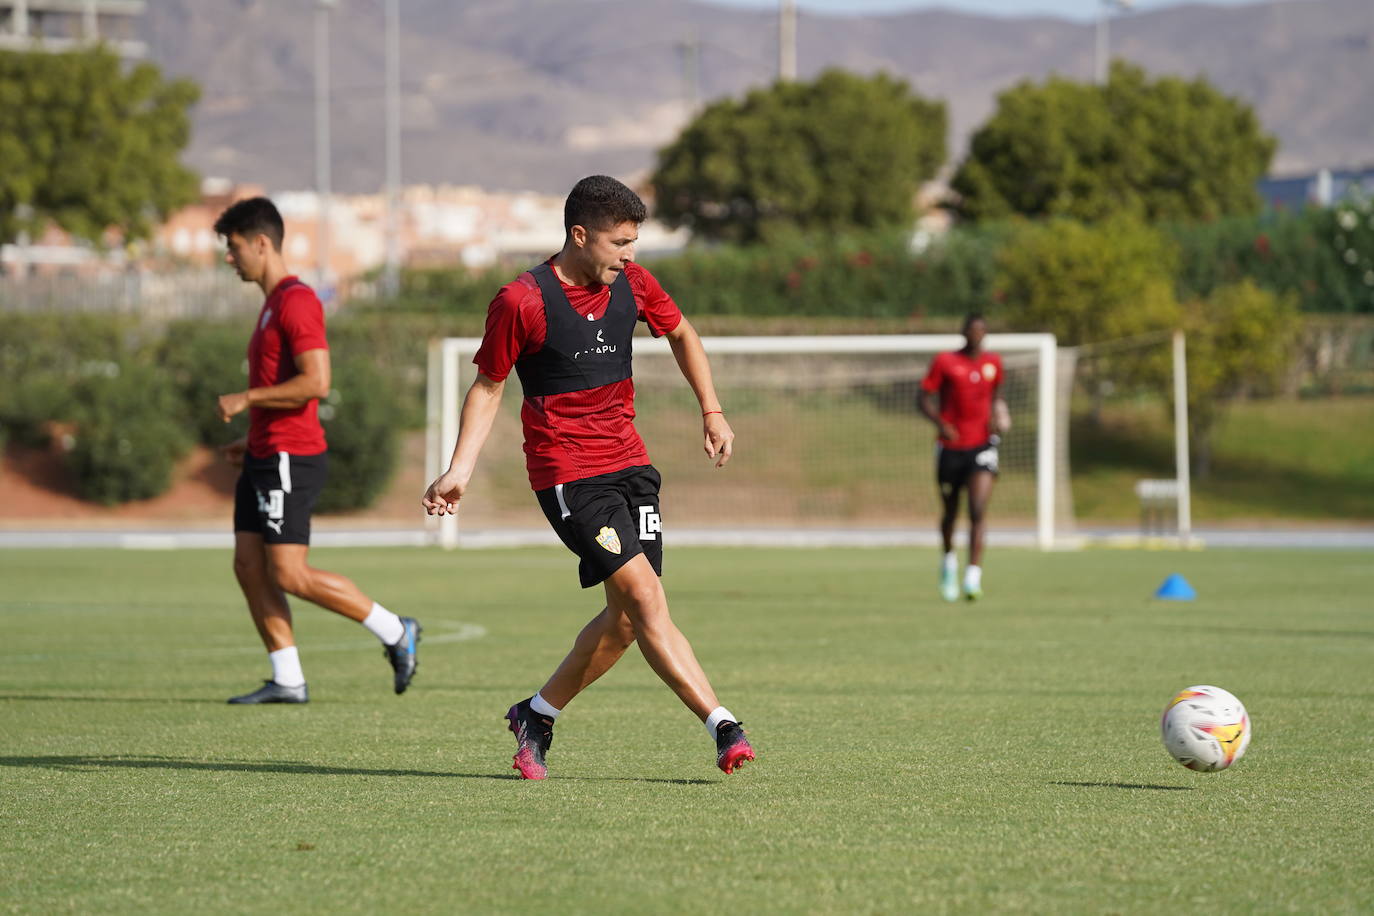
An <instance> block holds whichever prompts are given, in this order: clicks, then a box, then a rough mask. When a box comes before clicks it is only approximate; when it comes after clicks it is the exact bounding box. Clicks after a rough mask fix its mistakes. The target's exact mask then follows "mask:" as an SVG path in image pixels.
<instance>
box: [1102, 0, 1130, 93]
mask: <svg viewBox="0 0 1374 916" xmlns="http://www.w3.org/2000/svg"><path fill="white" fill-rule="evenodd" d="M1134 2H1135V0H1098V3H1097V48H1096V53H1095V54H1094V55H1093V80H1094V82H1096V83H1097V85H1099V86H1105V85H1107V79H1108V77H1109V76H1110V74H1111V66H1112V61H1111V47H1110V45H1111V41H1110V36H1109V35H1108V34H1107V29H1108V25H1109V20H1110V19H1111V16H1112V10H1114V9H1118V10H1128V9H1130V8H1131V4H1132V3H1134Z"/></svg>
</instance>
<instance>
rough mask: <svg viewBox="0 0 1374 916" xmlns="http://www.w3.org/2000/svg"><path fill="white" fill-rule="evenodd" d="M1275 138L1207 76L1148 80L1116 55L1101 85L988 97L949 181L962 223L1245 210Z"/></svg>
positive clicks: (1056, 85)
mask: <svg viewBox="0 0 1374 916" xmlns="http://www.w3.org/2000/svg"><path fill="white" fill-rule="evenodd" d="M1276 145H1277V144H1276V141H1275V140H1274V138H1273V137H1272V136H1270V135H1269V134H1266V133H1265V132H1264V130H1263V128H1262V127H1261V125H1260V123H1259V120H1258V118H1257V117H1256V116H1255V113H1254V110H1253V109H1251V107H1250V106H1249V105H1247V104H1246V103H1244V102H1242V101H1240V100H1238V99H1235V98H1232V97H1230V96H1226V95H1224V94H1222V93H1221V92H1220V91H1218V90H1217V89H1216V88H1215V87H1214V86H1212V85H1211V84H1210V83H1209V82H1207V81H1206V80H1205V79H1202V78H1198V79H1195V80H1192V81H1188V80H1183V79H1179V78H1177V77H1162V78H1160V79H1158V80H1154V81H1151V80H1149V79H1148V78H1147V76H1146V74H1145V72H1144V71H1143V70H1141V69H1140V68H1138V67H1134V66H1131V65H1129V64H1125V63H1121V62H1117V63H1115V64H1114V65H1113V66H1112V72H1111V78H1110V79H1109V81H1108V82H1107V84H1106V85H1105V86H1096V85H1088V84H1084V83H1078V82H1074V81H1072V80H1067V79H1063V78H1061V77H1052V78H1050V79H1049V80H1047V81H1046V82H1045V83H1044V84H1043V85H1039V86H1037V85H1034V84H1032V83H1030V82H1023V83H1021V84H1019V85H1017V86H1015V87H1014V88H1012V89H1010V90H1008V91H1006V92H1004V93H1002V94H1001V95H1000V96H999V97H998V101H997V110H996V111H995V112H994V113H993V115H992V117H991V118H990V119H989V120H988V121H987V123H986V124H984V125H983V126H982V127H981V128H980V129H979V130H978V131H977V132H976V133H975V134H974V136H973V139H972V141H971V142H970V147H969V153H968V156H967V157H966V158H965V160H964V161H963V162H962V163H961V164H960V166H959V170H958V172H957V173H956V174H955V176H954V179H953V180H952V182H951V187H952V188H953V190H954V191H955V192H956V193H957V194H958V195H959V197H960V203H959V205H958V206H959V209H960V211H961V212H962V213H963V214H964V215H965V216H966V217H969V218H972V219H995V218H998V217H1005V216H1010V215H1013V214H1021V215H1025V216H1033V217H1045V216H1067V217H1071V218H1074V219H1079V220H1090V221H1091V220H1100V219H1104V218H1106V217H1108V216H1112V215H1115V214H1125V215H1130V216H1135V217H1139V218H1142V219H1144V220H1146V221H1149V222H1155V221H1158V220H1196V219H1202V220H1211V219H1216V218H1218V217H1222V216H1226V215H1229V214H1246V213H1254V212H1256V211H1257V210H1258V209H1259V206H1260V199H1259V195H1258V192H1257V191H1256V190H1255V183H1256V181H1257V180H1258V179H1259V178H1260V177H1262V176H1263V175H1264V173H1265V172H1266V171H1267V170H1268V168H1269V162H1270V160H1271V159H1272V158H1273V155H1274V150H1275V148H1276Z"/></svg>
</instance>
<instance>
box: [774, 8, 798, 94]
mask: <svg viewBox="0 0 1374 916" xmlns="http://www.w3.org/2000/svg"><path fill="white" fill-rule="evenodd" d="M796 78H797V0H778V79H779V80H782V81H784V82H786V81H791V80H795V79H796Z"/></svg>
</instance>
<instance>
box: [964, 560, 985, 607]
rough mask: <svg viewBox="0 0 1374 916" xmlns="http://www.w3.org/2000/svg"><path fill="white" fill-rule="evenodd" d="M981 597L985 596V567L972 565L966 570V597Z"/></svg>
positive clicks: (969, 598) (975, 599) (972, 598)
mask: <svg viewBox="0 0 1374 916" xmlns="http://www.w3.org/2000/svg"><path fill="white" fill-rule="evenodd" d="M981 597H983V568H982V567H981V566H970V567H969V568H968V569H966V570H964V598H965V599H966V600H968V601H977V600H978V599H979V598H981Z"/></svg>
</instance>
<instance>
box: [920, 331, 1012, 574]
mask: <svg viewBox="0 0 1374 916" xmlns="http://www.w3.org/2000/svg"><path fill="white" fill-rule="evenodd" d="M987 332H988V326H987V322H986V321H984V320H983V316H982V315H969V316H968V317H967V318H966V319H965V320H964V330H963V334H964V347H963V349H961V350H954V351H953V352H950V353H941V354H940V355H939V356H936V357H935V359H934V360H932V361H931V364H930V369H929V371H927V372H926V377H925V379H924V380H923V381H922V382H921V398H920V403H921V412H922V413H923V414H925V415H926V416H927V417H929V418H930V421H931V422H932V423H934V424H935V426H936V428H937V429H939V431H940V437H939V440H938V441H937V442H936V445H935V455H936V457H935V462H936V480H937V481H938V483H939V485H940V499H941V501H942V502H943V504H944V513H943V515H942V516H941V518H940V536H941V538H943V540H944V547H945V555H944V561H943V563H942V564H941V567H940V595H941V596H942V597H943V598H944V599H945V600H946V601H955V600H958V598H959V561H958V558H957V557H956V556H955V553H954V523H955V521H956V519H957V518H958V515H959V491H961V490H963V489H964V488H965V487H967V488H968V516H969V548H968V568H967V569H966V570H965V571H964V588H963V591H964V597H965V598H967V599H968V600H970V601H973V600H976V599H978V598H981V597H982V595H983V541H984V538H985V536H986V533H987V522H986V521H985V517H986V514H987V508H988V501H989V500H990V499H991V498H992V485H993V482H994V481H995V480H996V479H997V446H998V444H999V443H1000V441H1001V435H1000V434H1002V433H1005V432H1006V431H1007V430H1008V429H1010V428H1011V415H1010V413H1009V412H1008V411H1007V404H1006V402H1005V401H1003V400H1002V398H1001V396H1000V395H999V394H998V391H999V390H1000V389H1001V386H1002V358H1001V357H1000V356H998V355H997V354H996V353H988V352H985V351H984V350H983V337H984V336H986V334H987ZM937 394H938V395H939V399H940V403H939V409H938V410H937V409H936V405H935V398H936V395H937Z"/></svg>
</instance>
